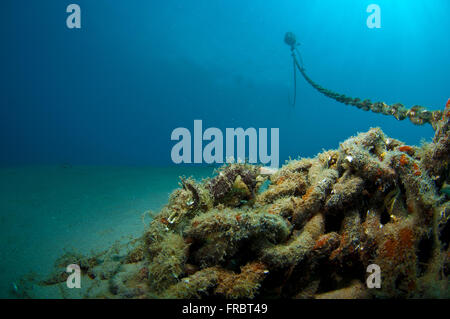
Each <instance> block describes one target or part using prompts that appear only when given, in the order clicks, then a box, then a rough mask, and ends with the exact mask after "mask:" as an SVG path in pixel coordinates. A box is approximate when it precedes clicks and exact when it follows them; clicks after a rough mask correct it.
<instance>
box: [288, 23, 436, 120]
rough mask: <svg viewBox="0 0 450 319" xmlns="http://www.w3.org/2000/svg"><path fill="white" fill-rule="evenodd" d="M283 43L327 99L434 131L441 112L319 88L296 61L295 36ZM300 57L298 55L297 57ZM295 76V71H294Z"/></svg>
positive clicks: (312, 84) (304, 73)
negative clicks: (354, 96)
mask: <svg viewBox="0 0 450 319" xmlns="http://www.w3.org/2000/svg"><path fill="white" fill-rule="evenodd" d="M284 42H285V43H286V44H287V45H289V46H290V47H291V52H292V58H293V60H294V65H296V66H297V68H298V70H299V71H300V73H301V74H302V75H303V77H304V78H305V80H306V81H307V82H308V83H309V84H311V86H312V87H314V88H315V89H316V90H317V91H319V92H320V93H322V94H323V95H325V96H328V97H329V98H332V99H334V100H336V101H338V102H341V103H344V104H346V105H353V106H356V107H357V108H359V109H362V110H364V111H369V110H371V111H372V112H375V113H382V114H384V115H392V116H394V117H395V118H396V119H397V120H399V121H402V120H404V119H406V118H409V119H410V120H411V122H412V123H413V124H416V125H422V124H425V123H429V124H431V125H432V126H433V129H436V124H437V122H438V121H439V120H440V119H441V118H442V111H430V110H428V109H426V108H425V107H423V106H420V105H415V106H413V107H412V108H410V109H408V108H406V107H405V106H404V105H403V104H401V103H395V104H392V105H388V104H386V103H385V102H371V101H370V100H369V99H365V100H361V99H360V98H352V97H349V96H345V95H344V94H340V93H336V92H333V91H331V90H328V89H326V88H323V87H321V86H320V85H319V84H317V83H315V82H314V81H313V80H311V78H310V77H309V76H308V75H307V74H306V72H305V69H304V68H303V66H302V65H301V64H300V63H299V61H298V60H297V55H296V52H297V53H298V54H300V53H299V52H298V50H297V45H298V44H297V41H296V38H295V35H294V34H293V33H292V32H287V33H286V35H285V37H284ZM299 56H300V55H299ZM294 74H295V69H294Z"/></svg>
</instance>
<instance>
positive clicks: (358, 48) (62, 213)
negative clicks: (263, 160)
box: [0, 0, 450, 296]
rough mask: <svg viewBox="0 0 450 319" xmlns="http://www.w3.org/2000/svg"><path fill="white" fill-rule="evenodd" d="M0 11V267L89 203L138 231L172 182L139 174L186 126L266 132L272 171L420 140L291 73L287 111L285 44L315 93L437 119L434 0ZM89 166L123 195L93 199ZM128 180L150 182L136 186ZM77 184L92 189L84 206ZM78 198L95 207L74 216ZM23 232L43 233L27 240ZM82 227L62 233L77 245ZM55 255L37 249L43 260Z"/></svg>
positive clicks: (6, 7) (444, 48)
mask: <svg viewBox="0 0 450 319" xmlns="http://www.w3.org/2000/svg"><path fill="white" fill-rule="evenodd" d="M70 3H77V4H79V5H80V7H81V10H82V15H81V16H82V28H81V29H68V28H67V27H66V18H67V16H68V14H67V13H66V7H67V5H68V4H70ZM371 3H376V4H378V5H379V6H380V8H381V28H380V29H369V28H368V27H367V25H366V19H367V17H368V15H369V13H367V12H366V8H367V6H368V5H369V4H371ZM0 9H1V10H0V35H1V49H0V61H1V62H0V63H1V72H0V88H1V89H0V90H1V94H0V123H1V125H0V150H1V152H0V166H1V169H2V171H1V172H2V173H1V174H2V183H0V185H1V187H2V188H1V189H2V190H3V191H2V193H1V194H0V207H1V208H2V211H1V212H0V214H1V215H2V216H1V219H0V222H1V226H2V227H3V228H4V229H9V230H10V232H9V233H5V232H3V235H2V236H3V237H5V236H9V237H8V238H6V239H5V238H2V240H3V246H2V247H3V248H2V254H3V255H6V254H7V255H8V258H9V259H8V260H11V258H13V259H14V260H20V262H21V263H23V262H24V260H25V259H24V258H25V257H24V256H25V254H24V253H23V250H24V249H28V250H29V249H30V248H29V241H27V240H26V234H31V233H32V234H33V235H32V236H31V238H34V237H36V238H38V237H39V236H40V235H39V234H43V233H44V232H45V236H44V237H40V238H47V241H51V240H52V239H51V238H53V239H56V240H60V241H61V242H64V243H66V242H68V241H69V240H70V237H69V235H68V234H66V235H64V232H58V233H57V234H56V235H54V236H56V237H51V236H50V235H49V234H53V233H51V232H50V231H49V229H53V228H54V227H64V225H65V223H66V222H67V220H70V221H73V220H72V219H70V218H69V216H72V217H73V215H74V214H81V215H82V214H86V216H87V215H89V214H90V215H92V214H95V213H96V212H97V213H98V214H99V215H98V216H99V217H98V218H99V220H100V221H101V218H104V220H107V217H105V216H106V215H107V214H106V213H105V209H106V208H104V209H102V208H101V207H110V206H103V204H105V205H113V207H118V208H117V211H122V212H132V213H133V214H134V215H133V217H132V218H137V219H139V216H140V213H141V212H142V210H144V208H146V207H147V208H148V209H158V208H160V207H161V205H163V204H164V203H165V202H166V200H167V195H168V193H169V192H170V191H171V190H172V189H173V188H175V187H176V186H177V184H176V183H177V176H178V175H181V173H183V172H184V171H183V170H181V172H180V168H179V167H178V168H177V167H175V168H173V171H170V169H168V170H169V171H166V173H165V174H159V175H157V177H156V179H157V180H159V181H160V183H159V184H152V185H153V186H151V187H150V186H147V187H150V188H149V189H147V192H146V193H145V192H144V191H143V189H146V188H145V187H146V186H145V185H146V183H145V181H144V180H142V178H143V176H147V177H148V179H146V180H148V181H149V183H150V181H151V180H152V178H155V177H154V176H155V174H156V173H155V172H156V171H158V172H160V170H159V169H157V168H154V167H165V166H168V167H172V166H173V163H172V160H171V157H170V154H171V149H172V147H173V145H174V142H173V141H171V140H170V135H171V132H172V130H174V129H175V128H177V127H186V128H188V129H190V130H193V121H194V120H195V119H201V120H202V121H203V126H204V128H207V127H217V128H220V129H222V130H225V128H237V127H243V128H248V127H254V128H264V127H267V128H279V129H280V140H279V144H280V163H283V162H284V160H287V159H288V158H289V157H293V158H294V157H297V156H303V157H305V156H314V155H315V154H317V153H318V152H321V151H322V150H323V149H330V148H337V147H338V145H339V142H341V141H343V140H345V139H346V138H348V137H349V136H351V135H355V134H356V133H357V132H363V131H367V130H368V129H369V128H370V127H374V126H379V127H381V128H382V130H383V131H384V132H385V133H386V134H387V135H389V136H391V137H395V138H397V139H400V140H402V141H404V142H406V143H408V144H419V143H420V142H421V140H430V139H431V137H432V136H433V130H432V129H431V127H430V126H429V125H425V126H422V127H419V126H414V125H413V124H411V123H410V122H409V121H407V120H405V121H403V122H399V121H397V120H395V119H394V118H391V117H386V116H383V115H380V114H372V113H370V112H363V111H361V110H358V109H356V108H354V107H350V106H345V105H342V104H339V103H338V102H335V101H333V100H331V99H329V98H326V97H324V96H323V95H321V94H320V93H318V92H317V91H315V90H314V89H313V88H312V87H311V86H309V84H307V83H306V81H304V80H303V79H302V78H301V77H300V76H299V74H297V75H298V78H297V103H296V106H295V107H292V106H291V105H290V103H289V98H292V95H293V73H292V72H293V71H292V59H291V55H290V50H289V47H288V46H287V45H286V44H285V43H284V42H283V38H284V34H285V32H287V31H291V32H294V33H295V34H296V35H297V39H298V41H299V42H301V46H300V47H299V49H300V51H301V53H302V57H303V61H304V64H305V67H306V70H307V72H308V74H309V76H310V77H311V78H312V79H313V80H314V81H316V82H318V83H319V84H321V85H322V86H324V87H326V88H329V89H332V90H334V91H337V92H340V93H343V94H346V95H349V96H352V97H360V98H362V99H364V98H369V99H371V100H372V101H378V100H380V101H385V102H386V103H388V104H391V103H395V102H401V103H403V104H405V106H407V107H411V106H413V105H415V104H420V105H424V106H426V107H428V108H430V109H443V107H444V105H445V102H446V101H447V99H448V98H449V97H450V85H449V74H450V59H449V58H448V52H450V19H448V16H449V13H450V2H449V1H448V0H396V1H392V0H370V1H365V0H361V1H357V0H341V1H332V0H320V1H319V0H309V1H297V0H276V1H275V0H267V1H260V0H244V1H242V0H239V1H238V0H193V1H182V0H165V1H145V0H140V1H138V0H129V1H123V0H122V1H118V0H116V1H113V0H96V1H91V0H72V1H61V0H46V1H37V0H31V1H30V0H27V1H25V0H3V1H1V4H0ZM61 165H63V166H61ZM86 166H88V167H91V169H90V170H89V169H87V171H85V172H84V173H83V174H84V175H83V176H85V179H84V180H83V181H82V182H80V181H78V180H74V177H73V176H72V175H70V174H75V175H77V174H78V173H79V171H77V170H82V169H83V167H86ZM30 167H32V168H34V169H31V168H30ZM46 167H47V168H46ZM48 167H50V168H48ZM61 167H66V168H68V169H72V170H73V169H74V170H75V172H78V173H73V171H71V172H72V173H68V171H67V169H62V168H61ZM80 167H81V168H80ZM95 167H102V168H103V171H102V169H100V171H101V172H103V175H104V176H110V177H109V178H110V181H109V182H110V183H111V184H112V185H121V183H122V182H123V180H124V178H125V179H126V178H130V179H131V180H132V181H133V182H130V183H131V184H132V185H130V186H129V188H125V189H121V188H119V189H108V188H107V189H104V188H102V186H101V185H104V181H103V180H99V179H98V174H99V173H98V169H96V168H95ZM107 167H122V168H121V169H122V170H124V171H122V172H121V173H120V174H114V172H115V171H114V170H112V171H108V168H107ZM136 167H141V168H140V169H145V168H142V167H150V168H148V169H149V170H150V171H146V173H142V175H139V174H136V171H135V170H136V169H138V168H136ZM152 167H153V168H152ZM58 168H60V170H58ZM46 169H50V171H51V173H50V172H48V171H46ZM152 169H153V170H152ZM189 169H190V168H189ZM95 172H97V173H95ZM187 172H188V173H189V171H187ZM205 172H206V171H202V172H194V173H196V174H197V175H198V176H204V175H205V174H206V173H205ZM208 172H209V171H208ZM178 173H180V174H178ZM188 173H186V174H187V175H188ZM48 174H50V175H48ZM67 174H69V175H70V176H72V177H70V176H69V177H68V176H67ZM103 175H102V176H103ZM48 176H51V178H50V181H53V180H55V181H57V182H54V183H53V184H51V182H50V181H49V180H47V178H48ZM127 176H128V177H127ZM130 176H131V177H130ZM139 176H140V177H139ZM152 176H153V177H152ZM26 178H28V180H27V182H24V179H26ZM64 181H65V182H64ZM24 183H25V185H24ZM49 183H50V184H49ZM150 184H151V183H150ZM8 185H15V188H12V189H11V188H10V187H8ZM43 185H47V186H45V187H44V186H43ZM49 185H50V186H49ZM80 185H81V186H80ZM86 185H100V186H99V187H98V189H99V194H100V195H99V194H97V195H96V192H95V189H96V188H95V186H92V187H93V188H90V189H88V190H86V188H85V187H86ZM20 186H23V187H20ZM30 189H35V190H36V189H37V190H39V192H38V195H32V193H33V192H32V191H31V190H30ZM130 189H132V190H133V191H132V194H133V195H130ZM7 190H8V191H7ZM161 190H163V191H162V192H161ZM67 194H72V195H71V196H69V195H67ZM86 194H88V195H89V196H91V197H90V198H91V199H90V200H91V201H93V202H94V204H92V205H96V206H95V209H92V210H90V209H89V205H88V206H86V205H81V204H80V200H79V198H80V197H82V196H85V195H86ZM108 194H109V195H108ZM111 194H116V196H112V195H111ZM121 195H122V196H121ZM33 196H35V197H33ZM36 196H37V197H36ZM133 196H137V199H136V197H135V198H134V199H133ZM11 198H15V200H16V201H15V202H14V203H13V204H11V203H12V202H11V201H12V199H11ZM62 198H63V199H65V200H64V201H62V200H61V199H62ZM151 198H153V199H155V200H154V201H152V200H150V199H151ZM114 200H116V201H117V202H116V204H117V205H116V206H114V203H111V201H114ZM136 201H138V204H136ZM33 203H35V204H33ZM63 203H64V204H63ZM89 203H90V202H89ZM33 205H38V206H39V207H40V208H39V209H33ZM42 206H43V207H44V209H42ZM5 207H6V208H8V211H6V208H5ZM99 212H101V213H99ZM55 214H56V215H55ZM81 215H80V216H81ZM11 216H13V217H11ZM52 216H53V217H54V218H56V220H57V221H58V220H59V222H57V221H55V219H53V221H52V219H51V217H52ZM55 216H57V217H55ZM41 217H42V218H44V219H41ZM19 219H20V220H24V221H27V222H20V221H18V220H19ZM34 220H35V221H36V222H37V221H40V224H39V225H41V226H42V223H43V224H44V226H45V225H47V226H48V227H47V228H46V227H35V225H34V224H33V223H32V222H30V221H34ZM45 221H48V223H47V224H46V223H45ZM139 222H140V221H139ZM139 222H138V223H139ZM54 223H55V224H54ZM99 224H101V223H99ZM50 225H53V226H50ZM89 225H92V224H89ZM108 225H109V224H108ZM52 227H53V228H52ZM83 227H85V225H84V224H83V225H81V226H79V227H78V228H77V231H79V232H83V231H85V232H88V231H89V232H91V230H89V228H83ZM108 227H110V226H108ZM100 228H101V226H99V229H100ZM136 229H137V228H133V227H131V228H127V230H125V231H121V232H120V235H123V234H125V233H127V231H128V232H131V231H133V232H135V231H136ZM12 230H15V233H14V234H12V233H11V232H12ZM39 231H41V233H39ZM98 231H100V230H98ZM65 236H66V237H65ZM105 236H106V235H105ZM115 236H116V237H117V236H119V234H113V235H111V236H110V237H108V240H109V239H113V238H116V237H115ZM5 240H8V241H5ZM5 243H6V244H5ZM17 243H19V244H20V245H19V244H17ZM104 244H105V245H107V244H108V241H105V242H104ZM14 245H16V246H17V247H16V246H14ZM42 245H44V244H42ZM44 246H45V245H44ZM61 246H62V245H61ZM13 248H14V249H13ZM60 248H61V247H58V248H56V247H54V245H52V248H49V249H50V250H51V249H54V250H51V253H50V255H51V256H52V257H53V256H54V255H55V256H56V255H57V252H56V250H57V249H60ZM21 252H22V253H21ZM58 252H59V250H58ZM20 258H22V259H20ZM33 258H34V259H33V260H34V261H33V264H39V258H38V257H36V256H34V257H33ZM2 260H3V258H2ZM49 260H50V258H47V259H45V263H47V262H49ZM43 262H44V261H43V260H41V263H43ZM8 263H9V264H7V263H5V262H4V264H2V265H1V266H2V268H1V269H2V272H3V273H10V271H11V269H12V268H13V269H17V262H16V263H13V265H15V266H14V267H13V266H11V265H12V264H11V263H10V262H8ZM41 266H42V265H41ZM4 276H7V275H4ZM14 278H15V277H14V276H13V275H10V277H3V279H2V289H3V288H4V289H6V288H5V287H9V285H10V282H12V281H14ZM4 289H3V290H2V292H1V293H0V296H5V295H6V293H5V290H4Z"/></svg>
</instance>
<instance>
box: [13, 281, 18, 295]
mask: <svg viewBox="0 0 450 319" xmlns="http://www.w3.org/2000/svg"><path fill="white" fill-rule="evenodd" d="M12 289H13V292H14V293H15V294H17V295H18V294H19V287H18V286H17V284H16V283H15V282H13V283H12Z"/></svg>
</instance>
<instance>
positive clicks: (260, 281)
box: [23, 103, 450, 298]
mask: <svg viewBox="0 0 450 319" xmlns="http://www.w3.org/2000/svg"><path fill="white" fill-rule="evenodd" d="M449 119H450V103H448V104H447V107H446V109H445V111H444V112H443V116H442V119H441V120H440V121H439V122H438V123H437V125H436V133H435V137H434V139H433V141H432V142H431V143H427V144H423V145H421V146H420V147H417V146H409V145H405V144H404V143H402V142H401V141H399V140H396V139H393V138H389V137H387V136H386V135H385V134H384V133H383V132H382V131H381V129H379V128H372V129H370V130H369V131H368V132H366V133H361V134H358V135H357V136H355V137H351V138H349V139H348V140H346V141H345V142H343V143H342V144H341V145H340V147H339V149H337V150H329V151H325V152H323V153H321V154H318V155H317V156H316V157H315V158H303V159H299V160H292V161H289V162H287V163H286V164H285V165H284V166H283V167H282V168H281V169H280V170H278V171H277V172H275V173H274V174H272V175H270V176H267V175H263V174H261V173H260V172H261V171H260V167H258V166H253V165H249V164H231V165H228V166H224V167H222V168H221V169H219V171H218V172H217V175H216V176H215V177H213V178H210V179H205V180H203V181H201V182H197V181H195V180H193V179H192V178H188V179H185V178H182V179H181V182H180V188H178V189H176V190H175V191H174V192H173V193H172V194H171V195H170V198H169V202H168V204H167V205H166V206H165V207H164V208H163V209H162V210H161V211H160V212H159V214H157V215H156V216H154V218H153V220H152V222H151V224H150V225H149V227H148V229H147V230H146V231H145V233H144V234H143V235H142V236H141V237H140V238H138V239H136V240H134V241H133V242H130V243H129V244H128V245H127V246H126V247H111V249H109V250H108V251H106V252H103V253H99V254H97V255H92V256H83V255H77V254H74V253H67V254H65V255H63V256H61V258H60V259H59V260H58V261H57V262H56V264H55V269H54V272H53V274H52V275H51V276H49V277H48V278H45V279H44V280H42V281H40V282H38V283H36V285H39V286H41V287H60V288H61V292H62V293H63V291H65V290H64V289H65V288H64V287H65V285H66V279H67V276H68V274H67V273H66V272H65V270H66V266H67V265H68V264H78V265H80V267H81V270H82V273H83V278H82V280H83V284H84V287H85V289H84V290H83V297H87V298H211V297H214V298H217V297H219V298H449V297H450V291H449V288H448V275H449V266H450V265H449V260H450V259H449V231H450V230H449V216H450V201H449V195H448V186H447V185H448V183H449V167H448V161H449V158H450V156H449V155H450V154H449V153H450V144H449V134H450V125H449ZM267 185H268V186H267ZM371 264H376V265H378V266H379V267H380V269H381V288H379V289H377V288H374V289H368V288H367V287H366V278H367V276H368V275H369V274H368V273H367V271H366V270H367V267H368V266H369V265H371ZM66 290H67V289H66ZM32 291H33V289H32V288H30V289H29V290H28V291H25V290H24V291H23V295H24V296H26V297H33V295H32ZM63 297H64V295H63ZM65 297H68V296H65Z"/></svg>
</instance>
